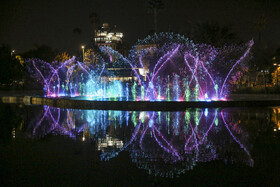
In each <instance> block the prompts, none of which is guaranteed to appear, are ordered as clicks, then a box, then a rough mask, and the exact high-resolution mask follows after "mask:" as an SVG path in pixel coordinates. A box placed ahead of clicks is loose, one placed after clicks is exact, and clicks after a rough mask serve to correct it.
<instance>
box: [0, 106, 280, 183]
mask: <svg viewBox="0 0 280 187" xmlns="http://www.w3.org/2000/svg"><path fill="white" fill-rule="evenodd" d="M0 111H1V112H0V119H1V125H0V152H1V162H0V164H1V181H3V182H2V184H3V185H4V186H15V185H19V186H38V185H43V186H108V185H110V186H225V185H232V186H253V185H254V186H279V185H280V169H279V168H280V167H279V166H280V130H279V129H280V121H278V119H280V114H278V111H279V112H280V108H230V109H222V108H220V109H190V110H186V111H184V112H152V111H146V112H135V111H127V112H124V111H101V110H74V109H58V108H52V107H48V106H44V107H42V106H22V105H3V104H2V105H0Z"/></svg>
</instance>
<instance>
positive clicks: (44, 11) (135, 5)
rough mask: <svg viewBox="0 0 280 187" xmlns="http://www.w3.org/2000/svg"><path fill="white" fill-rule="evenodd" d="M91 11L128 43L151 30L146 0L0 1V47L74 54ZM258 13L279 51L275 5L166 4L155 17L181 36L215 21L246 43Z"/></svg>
mask: <svg viewBox="0 0 280 187" xmlns="http://www.w3.org/2000/svg"><path fill="white" fill-rule="evenodd" d="M91 12H96V13H98V14H99V16H100V20H101V23H103V22H108V23H109V24H110V25H111V26H113V25H117V26H118V29H119V30H120V31H122V32H123V33H124V40H125V41H126V42H128V43H129V44H134V43H135V42H136V41H137V39H138V38H140V39H143V38H144V37H145V36H146V35H147V34H148V33H149V31H150V30H151V29H153V15H152V14H148V13H147V8H146V4H145V0H106V1H104V0H1V1H0V44H2V43H6V44H9V45H10V46H11V47H12V48H13V49H16V51H17V52H24V51H27V50H29V49H31V48H32V47H33V46H34V44H39V45H41V44H45V45H48V46H50V47H52V48H54V49H58V50H60V51H64V50H66V51H68V52H69V53H70V54H71V53H74V52H75V51H77V50H79V49H80V46H81V44H82V43H85V44H86V43H88V41H89V40H90V38H91V37H92V35H93V26H92V24H91V23H90V18H89V14H90V13H91ZM262 14H265V15H266V18H267V23H266V28H265V30H264V31H263V38H262V39H263V42H264V43H265V44H266V45H267V46H269V47H270V48H274V49H275V48H278V47H280V1H279V0H172V1H171V0H170V1H165V10H163V11H161V12H160V13H159V17H158V24H159V31H167V30H168V29H171V30H172V31H175V32H179V33H185V32H188V31H190V30H191V28H192V27H194V26H195V25H196V24H198V23H204V22H207V21H208V22H209V21H210V22H217V23H219V24H221V25H231V26H232V28H233V31H234V32H236V33H237V34H238V36H239V37H241V39H242V40H244V41H248V40H250V39H251V38H255V39H257V38H258V31H257V30H256V28H255V27H254V24H255V22H256V21H257V20H258V19H259V17H260V16H261V15H262ZM74 28H80V29H81V30H82V32H81V34H80V35H79V34H75V33H73V29H74Z"/></svg>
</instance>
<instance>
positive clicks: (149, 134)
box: [27, 106, 254, 177]
mask: <svg viewBox="0 0 280 187" xmlns="http://www.w3.org/2000/svg"><path fill="white" fill-rule="evenodd" d="M41 112H42V115H41V116H40V118H37V119H36V120H32V121H30V122H29V123H28V128H27V134H28V135H29V137H30V138H44V137H45V136H47V135H48V134H50V133H52V134H55V135H57V134H59V135H65V136H68V137H70V138H74V139H77V140H80V141H84V142H87V141H88V142H95V143H96V148H97V150H101V151H102V152H101V154H100V159H101V160H102V161H108V160H110V159H111V158H114V157H117V156H118V154H120V153H121V152H123V151H126V152H128V153H129V154H130V157H131V160H132V162H134V163H135V164H136V165H137V166H138V167H139V168H142V169H145V170H147V171H148V172H149V173H150V174H153V175H158V176H163V177H175V176H178V175H180V174H182V173H185V172H186V171H187V170H191V169H193V167H195V165H197V164H198V163H200V162H209V161H213V160H224V161H225V162H226V163H227V162H238V163H239V162H241V163H245V164H247V165H250V166H253V164H254V161H253V159H252V156H251V154H250V149H251V148H252V146H251V144H250V142H249V140H250V135H249V134H248V132H247V131H246V130H245V129H244V128H243V127H242V125H241V124H239V121H240V116H239V117H238V118H236V119H235V117H236V116H235V117H234V113H231V112H230V111H227V110H218V109H190V110H186V111H185V112H128V111H104V110H103V111H102V110H73V109H57V108H52V107H49V106H46V107H44V108H43V110H42V111H41ZM36 114H38V111H37V113H36ZM36 116H38V115H36ZM244 116H245V117H246V115H244ZM124 132H125V133H124ZM229 154H230V156H229Z"/></svg>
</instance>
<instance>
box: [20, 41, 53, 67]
mask: <svg viewBox="0 0 280 187" xmlns="http://www.w3.org/2000/svg"><path fill="white" fill-rule="evenodd" d="M56 54H57V52H56V51H54V50H53V49H52V48H51V47H49V46H47V45H37V44H35V48H34V49H31V50H29V51H27V52H25V53H22V57H23V58H24V59H28V58H39V59H41V60H44V61H46V62H49V63H51V62H52V61H53V60H54V58H55V56H56Z"/></svg>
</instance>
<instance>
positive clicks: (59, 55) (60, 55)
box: [54, 52, 70, 62]
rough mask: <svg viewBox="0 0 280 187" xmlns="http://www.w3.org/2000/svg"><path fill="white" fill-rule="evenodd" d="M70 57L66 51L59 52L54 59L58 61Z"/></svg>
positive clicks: (63, 60)
mask: <svg viewBox="0 0 280 187" xmlns="http://www.w3.org/2000/svg"><path fill="white" fill-rule="evenodd" d="M69 59H70V55H69V54H68V53H66V52H63V53H60V54H57V55H56V57H55V58H54V61H56V62H65V61H66V60H69Z"/></svg>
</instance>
